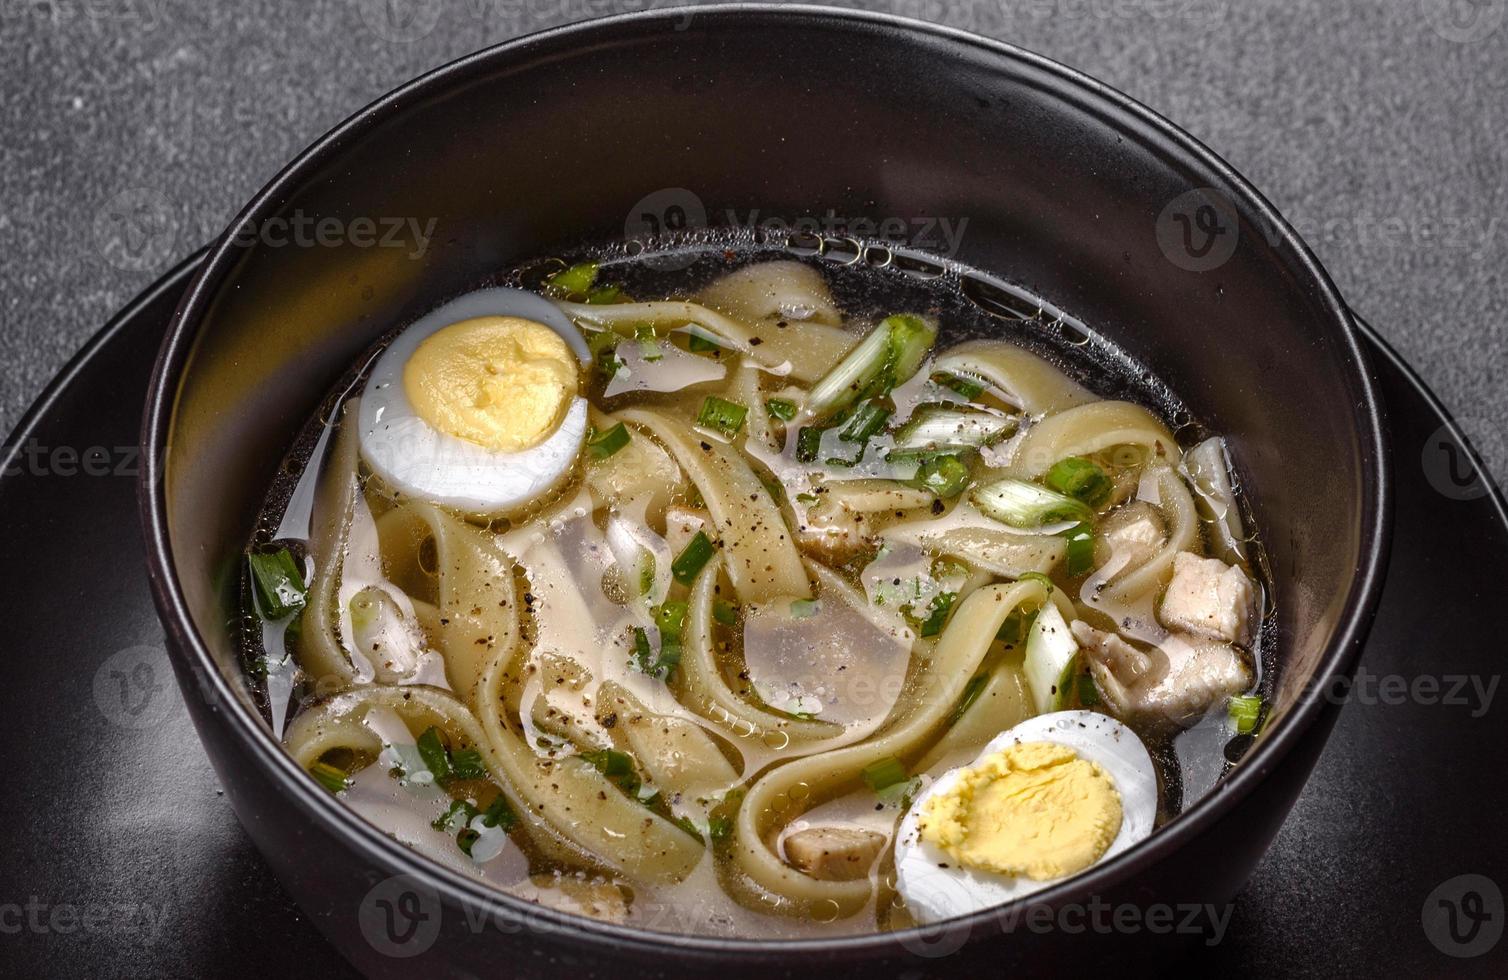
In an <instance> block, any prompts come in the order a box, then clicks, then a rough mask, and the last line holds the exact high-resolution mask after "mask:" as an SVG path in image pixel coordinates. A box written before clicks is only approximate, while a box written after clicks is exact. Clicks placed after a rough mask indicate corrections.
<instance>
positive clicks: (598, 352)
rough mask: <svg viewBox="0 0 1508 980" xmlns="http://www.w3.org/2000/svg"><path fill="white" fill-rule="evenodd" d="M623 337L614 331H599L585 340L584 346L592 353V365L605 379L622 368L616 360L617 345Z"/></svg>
mask: <svg viewBox="0 0 1508 980" xmlns="http://www.w3.org/2000/svg"><path fill="white" fill-rule="evenodd" d="M622 341H623V337H622V336H621V335H620V334H618V333H617V331H614V330H610V329H609V330H599V331H597V332H596V333H594V334H592V335H591V336H590V337H589V338H587V342H586V346H587V349H588V350H589V351H591V353H592V364H593V365H594V366H595V367H596V368H597V370H598V371H601V372H602V374H603V375H604V376H605V377H609V378H611V377H612V376H613V375H615V374H617V373H618V369H619V368H621V367H623V362H622V361H620V360H618V344H619V343H621V342H622Z"/></svg>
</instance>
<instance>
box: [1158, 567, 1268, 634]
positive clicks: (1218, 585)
mask: <svg viewBox="0 0 1508 980" xmlns="http://www.w3.org/2000/svg"><path fill="white" fill-rule="evenodd" d="M1253 599H1254V593H1253V590H1252V584H1251V579H1249V578H1247V577H1246V573H1245V572H1243V571H1241V569H1239V568H1237V567H1236V566H1234V565H1227V564H1226V563H1225V562H1223V561H1221V560H1220V559H1218V558H1201V557H1199V556H1198V555H1195V554H1190V553H1188V552H1181V553H1179V554H1177V555H1175V556H1173V578H1172V580H1171V581H1170V582H1168V590H1167V592H1166V593H1165V594H1164V595H1163V598H1162V607H1161V608H1160V609H1159V610H1158V612H1157V618H1158V619H1159V620H1160V621H1161V622H1162V625H1164V626H1166V627H1167V628H1168V629H1170V630H1174V631H1183V632H1187V633H1193V634H1196V635H1198V636H1206V637H1209V638H1210V639H1212V640H1223V641H1224V642H1226V643H1238V644H1240V645H1241V646H1248V645H1250V643H1251V619H1252V612H1253V607H1254V601H1253Z"/></svg>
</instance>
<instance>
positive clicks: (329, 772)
mask: <svg viewBox="0 0 1508 980" xmlns="http://www.w3.org/2000/svg"><path fill="white" fill-rule="evenodd" d="M309 775H311V776H313V777H314V778H315V779H316V780H318V781H319V784H320V785H321V786H323V787H324V788H325V789H327V790H329V791H330V792H332V793H339V792H341V791H342V790H346V789H349V788H350V787H351V776H350V774H349V773H347V772H346V771H345V770H344V769H342V768H340V767H339V766H332V765H330V763H328V762H316V763H315V764H314V765H312V766H310V767H309Z"/></svg>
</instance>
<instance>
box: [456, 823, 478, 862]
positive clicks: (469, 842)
mask: <svg viewBox="0 0 1508 980" xmlns="http://www.w3.org/2000/svg"><path fill="white" fill-rule="evenodd" d="M481 839H482V832H481V831H479V830H472V829H471V827H469V826H467V827H462V828H461V830H460V832H459V833H457V834H456V846H457V847H459V848H460V849H461V853H462V854H465V855H466V856H467V857H471V849H472V848H473V847H475V846H476V842H477V841H479V840H481Z"/></svg>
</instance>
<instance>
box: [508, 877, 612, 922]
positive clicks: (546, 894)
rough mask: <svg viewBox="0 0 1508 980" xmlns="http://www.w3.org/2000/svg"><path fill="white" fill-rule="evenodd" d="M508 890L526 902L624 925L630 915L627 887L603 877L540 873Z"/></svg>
mask: <svg viewBox="0 0 1508 980" xmlns="http://www.w3.org/2000/svg"><path fill="white" fill-rule="evenodd" d="M508 890H509V891H511V892H512V893H513V894H515V895H517V896H518V897H519V898H522V899H523V900H524V901H526V902H533V903H534V904H536V905H543V906H545V907H546V908H552V909H557V910H559V911H561V912H570V913H573V914H575V915H584V916H587V917H589V918H593V919H597V920H599V921H601V922H613V923H617V924H620V925H621V924H622V923H623V922H625V921H627V919H628V898H627V896H625V895H624V893H623V889H622V888H620V887H619V886H618V885H617V884H615V883H614V882H611V881H604V880H603V879H601V878H588V877H586V876H584V875H581V874H555V875H549V874H536V875H530V876H529V880H528V881H523V882H519V883H518V884H517V885H513V886H511V887H510V888H509V889H508Z"/></svg>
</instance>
